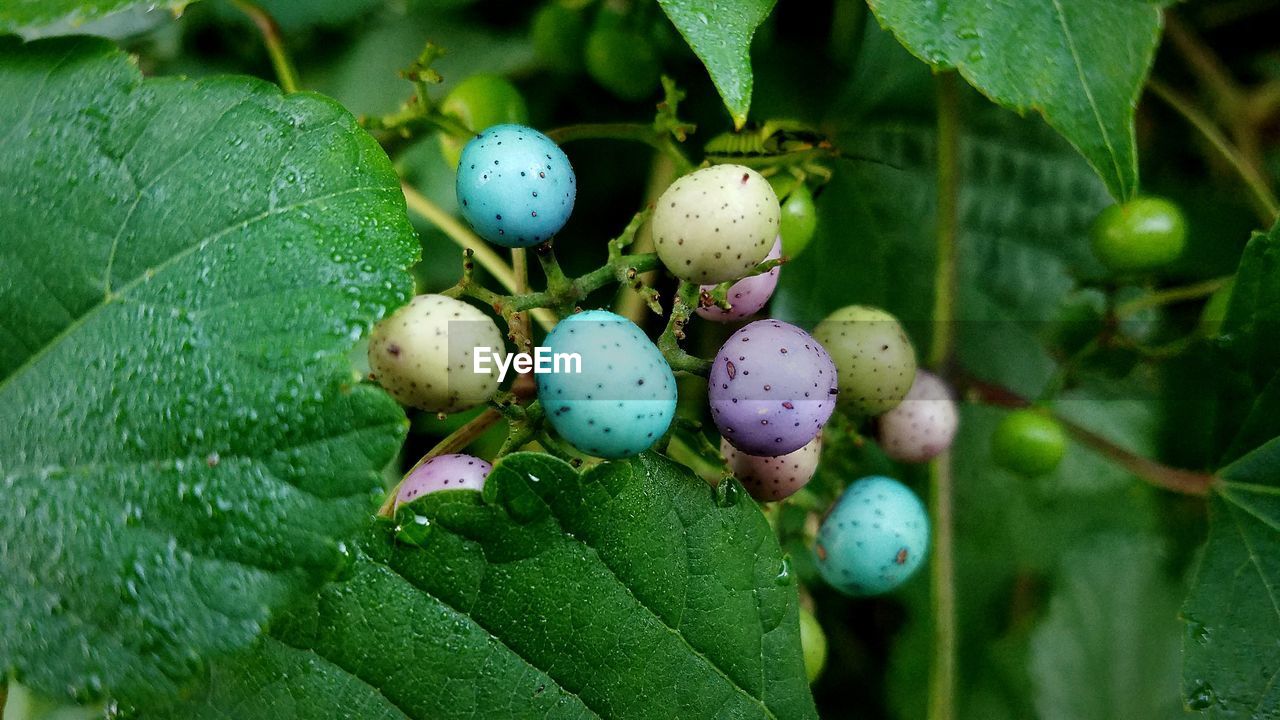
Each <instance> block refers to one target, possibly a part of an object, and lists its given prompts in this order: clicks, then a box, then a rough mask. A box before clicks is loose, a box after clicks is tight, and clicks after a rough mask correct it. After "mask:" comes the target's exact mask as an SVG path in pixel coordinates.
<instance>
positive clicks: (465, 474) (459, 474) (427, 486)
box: [396, 454, 493, 504]
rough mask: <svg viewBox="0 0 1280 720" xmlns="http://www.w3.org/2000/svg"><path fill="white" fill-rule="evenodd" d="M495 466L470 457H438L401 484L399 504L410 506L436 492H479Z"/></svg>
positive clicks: (457, 455) (410, 474) (426, 463)
mask: <svg viewBox="0 0 1280 720" xmlns="http://www.w3.org/2000/svg"><path fill="white" fill-rule="evenodd" d="M492 469H493V466H492V465H490V464H489V463H487V462H485V461H484V460H481V459H480V458H478V457H472V456H471V455H462V454H454V455H437V456H435V457H433V458H431V459H430V460H428V461H426V462H424V463H422V465H420V466H418V468H417V469H415V470H414V471H413V472H411V473H409V476H408V477H406V478H405V479H404V482H403V483H401V484H400V492H399V493H397V494H396V502H397V503H401V504H403V503H407V502H411V501H413V500H415V499H417V498H420V497H422V496H423V495H426V494H427V493H432V492H435V491H437V490H480V489H483V488H484V479H485V478H486V477H488V476H489V471H490V470H492Z"/></svg>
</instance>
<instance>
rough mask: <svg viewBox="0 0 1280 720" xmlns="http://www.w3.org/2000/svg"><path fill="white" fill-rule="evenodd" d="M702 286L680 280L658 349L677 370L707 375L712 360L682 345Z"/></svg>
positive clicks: (673, 368) (659, 338)
mask: <svg viewBox="0 0 1280 720" xmlns="http://www.w3.org/2000/svg"><path fill="white" fill-rule="evenodd" d="M700 292H701V287H700V286H699V285H698V284H697V283H691V282H688V281H686V280H682V281H681V282H680V287H679V288H678V289H677V290H676V297H675V301H674V302H673V303H672V305H671V315H670V316H669V317H668V318H667V327H666V328H665V329H664V330H663V331H662V335H660V336H659V337H658V349H659V350H661V351H662V355H663V357H665V358H666V359H667V363H668V364H670V365H671V369H672V370H675V371H677V372H687V373H690V374H692V375H702V376H704V377H705V376H706V375H707V374H708V373H710V372H711V361H710V360H703V359H702V358H700V357H696V356H694V355H690V354H689V353H687V352H685V351H684V348H682V347H680V341H681V340H683V339H684V326H685V325H687V324H689V318H690V317H691V316H692V315H693V310H694V308H696V307H697V306H698V295H699V293H700Z"/></svg>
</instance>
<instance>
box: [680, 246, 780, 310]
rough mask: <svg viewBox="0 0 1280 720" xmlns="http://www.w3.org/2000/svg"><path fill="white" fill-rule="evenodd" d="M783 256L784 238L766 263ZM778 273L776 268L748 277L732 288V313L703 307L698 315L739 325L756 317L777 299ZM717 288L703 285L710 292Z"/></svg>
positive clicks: (711, 306)
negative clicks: (771, 299)
mask: <svg viewBox="0 0 1280 720" xmlns="http://www.w3.org/2000/svg"><path fill="white" fill-rule="evenodd" d="M780 257H782V238H781V237H779V238H777V239H776V240H774V241H773V249H772V250H770V251H769V254H768V256H766V257H765V260H774V259H777V258H780ZM778 270H779V268H774V269H772V270H770V271H769V272H767V273H762V274H760V275H752V276H751V277H744V278H742V279H741V280H739V281H738V282H736V283H734V284H733V285H730V286H729V293H728V295H727V296H726V297H727V299H728V301H729V304H730V305H731V306H732V307H731V308H729V309H728V310H725V309H724V308H722V307H717V306H716V305H714V304H709V305H699V306H698V308H697V310H696V312H697V313H698V315H699V316H701V317H703V318H705V319H707V320H711V321H713V322H735V321H738V320H745V319H746V318H749V317H751V316H752V315H755V314H756V313H758V312H760V311H761V310H763V309H764V306H765V305H768V304H769V298H770V297H772V296H773V291H774V290H775V289H776V288H777V287H778ZM715 287H716V286H715V285H703V286H702V290H703V291H704V292H710V291H712V290H714V289H715Z"/></svg>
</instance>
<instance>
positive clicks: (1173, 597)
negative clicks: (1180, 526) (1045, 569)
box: [1030, 533, 1184, 720]
mask: <svg viewBox="0 0 1280 720" xmlns="http://www.w3.org/2000/svg"><path fill="white" fill-rule="evenodd" d="M1162 560H1163V558H1162V557H1161V554H1160V551H1159V543H1158V542H1157V541H1154V540H1152V539H1149V538H1141V537H1133V536H1126V535H1122V534H1118V533H1111V534H1101V535H1098V536H1096V537H1094V538H1091V539H1090V540H1089V541H1088V542H1086V543H1083V544H1082V545H1080V546H1078V547H1076V548H1074V549H1072V550H1071V551H1070V552H1067V553H1064V554H1063V557H1062V562H1061V569H1060V570H1059V573H1058V578H1057V583H1056V587H1055V589H1054V593H1053V597H1052V598H1051V599H1050V601H1049V612H1048V614H1047V615H1046V616H1045V618H1044V620H1043V621H1042V622H1041V623H1040V625H1039V626H1038V627H1037V628H1036V630H1035V632H1034V634H1033V635H1032V637H1031V652H1030V672H1031V679H1032V682H1033V684H1034V686H1035V699H1036V708H1037V710H1038V711H1039V713H1038V717H1040V718H1042V720H1077V719H1078V718H1089V719H1090V720H1107V719H1108V718H1114V719H1115V720H1157V719H1165V718H1179V717H1184V714H1183V711H1182V702H1181V701H1180V699H1179V697H1178V674H1179V663H1180V657H1179V650H1178V597H1179V595H1180V589H1179V588H1178V586H1177V585H1176V584H1175V583H1172V582H1170V581H1169V579H1168V578H1166V577H1165V576H1164V568H1163V564H1164V563H1163V562H1162Z"/></svg>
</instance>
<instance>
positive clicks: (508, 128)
mask: <svg viewBox="0 0 1280 720" xmlns="http://www.w3.org/2000/svg"><path fill="white" fill-rule="evenodd" d="M457 191H458V205H459V206H460V208H461V210H462V216H463V217H464V218H466V219H467V222H468V223H470V224H471V227H472V228H473V229H475V231H476V233H477V234H478V235H480V237H482V238H484V239H485V240H488V241H489V242H492V243H496V244H498V245H503V246H505V247H530V246H532V245H538V244H541V243H544V242H546V241H547V240H550V239H551V237H552V236H553V235H555V234H556V233H558V232H560V228H562V227H564V224H565V223H566V222H567V221H568V220H569V214H570V213H572V212H573V201H574V198H575V197H576V195H577V180H576V179H575V178H574V175H573V167H572V166H570V165H569V158H568V157H567V156H565V154H564V151H563V150H561V149H560V147H559V146H558V145H556V144H555V143H554V142H552V140H551V138H549V137H547V136H546V135H543V134H542V133H540V132H538V131H537V130H534V129H533V128H529V127H525V126H524V125H494V126H493V127H491V128H489V129H487V130H485V131H484V132H482V133H480V134H479V135H476V136H475V137H474V138H472V139H471V141H470V142H468V143H467V145H466V147H464V148H463V149H462V157H461V158H460V159H459V160H458V179H457Z"/></svg>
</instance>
